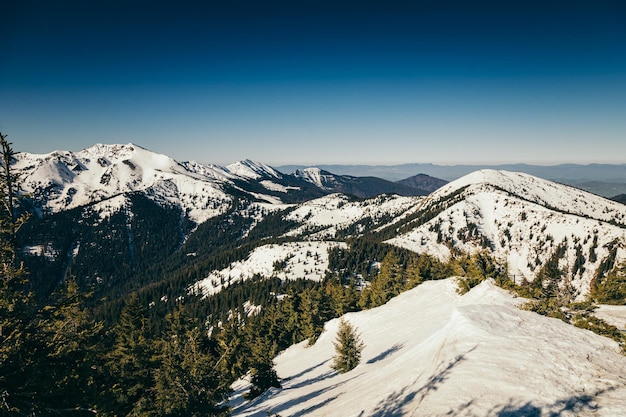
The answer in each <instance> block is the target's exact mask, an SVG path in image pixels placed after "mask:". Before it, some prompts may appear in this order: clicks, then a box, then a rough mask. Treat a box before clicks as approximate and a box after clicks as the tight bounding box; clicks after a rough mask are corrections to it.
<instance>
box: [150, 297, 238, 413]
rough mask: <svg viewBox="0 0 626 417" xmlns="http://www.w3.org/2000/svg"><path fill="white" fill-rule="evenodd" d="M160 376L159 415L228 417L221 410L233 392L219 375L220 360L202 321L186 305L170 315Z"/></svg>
mask: <svg viewBox="0 0 626 417" xmlns="http://www.w3.org/2000/svg"><path fill="white" fill-rule="evenodd" d="M166 321H167V329H166V331H165V336H164V338H163V340H162V341H161V343H160V346H161V349H160V350H161V354H160V357H161V366H160V367H159V369H158V370H157V372H156V385H155V400H156V401H155V414H156V415H162V416H206V415H225V414H226V412H227V410H225V409H223V408H222V407H220V406H219V405H218V404H220V403H221V402H222V401H223V400H224V399H226V397H227V394H228V393H229V391H230V388H229V386H228V383H227V382H228V378H224V376H223V375H220V374H219V373H218V371H217V369H216V368H217V366H216V365H217V357H216V355H214V354H213V353H212V352H211V349H210V346H209V338H208V336H207V334H206V331H204V330H203V328H202V327H203V326H201V324H200V323H199V322H198V320H194V319H191V318H190V317H189V316H188V315H187V314H186V312H185V311H184V307H183V306H182V305H180V306H178V307H177V308H176V309H175V310H174V311H173V312H172V313H170V314H168V316H167V318H166Z"/></svg>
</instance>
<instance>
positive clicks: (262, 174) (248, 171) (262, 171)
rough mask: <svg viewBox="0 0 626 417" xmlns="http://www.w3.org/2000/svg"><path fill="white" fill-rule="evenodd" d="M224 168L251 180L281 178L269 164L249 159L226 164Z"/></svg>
mask: <svg viewBox="0 0 626 417" xmlns="http://www.w3.org/2000/svg"><path fill="white" fill-rule="evenodd" d="M226 170H227V171H228V172H230V173H231V174H233V175H235V176H237V177H242V178H248V179H253V180H257V179H260V178H282V175H281V174H280V173H279V172H278V171H276V170H275V169H274V168H272V167H270V166H269V165H265V164H263V163H260V162H254V161H251V160H249V159H244V160H243V161H238V162H235V163H234V164H230V165H227V166H226Z"/></svg>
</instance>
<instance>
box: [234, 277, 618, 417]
mask: <svg viewBox="0 0 626 417" xmlns="http://www.w3.org/2000/svg"><path fill="white" fill-rule="evenodd" d="M456 289H457V287H456V283H455V279H454V278H451V279H448V280H443V281H430V282H425V283H424V284H422V285H420V286H418V287H417V288H415V289H413V290H411V291H408V292H406V293H403V294H401V295H400V296H398V297H396V298H394V299H392V300H391V301H390V302H389V303H387V304H386V305H384V306H381V307H378V308H376V309H372V310H367V311H363V312H358V313H350V314H347V315H346V316H345V319H346V320H347V321H349V322H350V323H351V324H352V325H354V326H355V327H356V328H357V330H358V331H359V333H360V335H361V339H362V340H363V342H364V343H365V348H364V350H363V353H362V358H361V363H360V365H358V366H357V367H356V368H355V369H353V370H352V371H349V372H347V373H345V374H338V373H337V372H336V371H334V370H333V369H332V368H331V364H332V357H333V355H334V347H333V342H334V340H335V336H336V333H337V327H338V320H337V319H335V320H333V321H330V322H328V323H326V326H325V331H324V332H323V333H322V335H321V336H320V338H319V339H318V340H317V342H316V343H315V344H314V345H313V346H308V342H306V341H305V342H302V343H300V344H298V345H294V346H292V347H291V348H289V349H287V350H286V351H284V352H283V353H281V354H280V355H279V356H278V357H277V358H276V359H275V363H276V371H277V373H278V376H279V377H280V378H282V389H274V388H272V389H270V390H269V391H267V392H266V393H265V394H263V395H262V396H261V397H259V398H257V399H255V400H253V401H252V402H244V401H243V400H241V398H240V397H239V396H237V397H235V398H234V399H233V401H232V405H233V406H234V413H233V415H234V416H249V417H252V416H254V417H261V416H268V415H272V416H273V415H281V416H296V415H297V416H300V415H307V416H330V415H332V416H345V417H349V416H355V417H356V416H377V417H380V416H607V417H608V416H623V415H626V379H625V378H624V374H625V372H626V357H625V356H623V355H622V354H620V353H619V346H618V344H617V343H616V342H614V341H612V340H610V339H608V338H605V337H601V336H598V335H596V334H594V333H592V332H590V331H587V330H582V329H578V328H576V327H574V326H571V325H568V324H565V323H563V322H562V321H560V320H558V319H552V318H546V317H543V316H540V315H537V314H535V313H531V312H528V311H523V310H521V309H519V308H518V307H517V305H518V304H520V303H521V302H522V300H521V299H519V298H517V299H516V298H513V297H512V296H511V295H510V294H508V293H507V292H505V291H504V290H502V289H500V288H498V287H496V286H495V285H494V284H493V283H492V282H490V281H485V282H483V283H482V284H481V285H479V286H478V287H475V288H474V289H472V290H471V291H470V292H469V293H467V294H465V295H463V296H461V295H459V294H458V293H457V291H456ZM246 387H247V383H246V382H245V380H242V381H240V382H239V383H238V384H237V385H235V388H236V390H237V393H238V394H239V395H240V394H241V393H243V392H245V391H246Z"/></svg>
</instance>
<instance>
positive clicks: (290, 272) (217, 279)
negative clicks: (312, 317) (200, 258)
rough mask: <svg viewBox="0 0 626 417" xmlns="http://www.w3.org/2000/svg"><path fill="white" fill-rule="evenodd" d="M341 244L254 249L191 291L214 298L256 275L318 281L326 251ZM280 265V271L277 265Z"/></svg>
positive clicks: (323, 271)
mask: <svg viewBox="0 0 626 417" xmlns="http://www.w3.org/2000/svg"><path fill="white" fill-rule="evenodd" d="M337 246H342V247H345V244H344V243H341V242H290V243H283V244H280V245H279V244H270V245H265V246H260V247H258V248H256V249H255V250H254V251H252V253H250V255H249V256H248V257H247V258H246V259H245V260H242V261H237V262H233V263H231V264H230V265H229V266H228V267H227V268H224V269H222V270H221V271H213V272H211V273H210V274H209V276H207V277H206V278H205V279H203V280H201V281H198V282H196V283H195V284H194V285H193V286H192V287H191V288H190V290H191V291H193V292H196V293H199V294H202V295H204V296H208V295H211V294H215V293H217V292H220V291H221V290H222V289H224V288H226V287H228V286H229V285H231V284H234V283H235V282H239V281H245V280H248V279H250V278H252V277H254V276H255V275H258V276H262V277H264V278H270V277H278V278H281V279H291V280H295V279H298V278H304V279H309V280H313V281H321V280H322V278H324V275H325V273H326V270H327V269H328V250H329V249H330V248H332V247H337ZM281 263H282V264H283V265H282V266H281V267H279V268H278V267H277V265H280V264H281Z"/></svg>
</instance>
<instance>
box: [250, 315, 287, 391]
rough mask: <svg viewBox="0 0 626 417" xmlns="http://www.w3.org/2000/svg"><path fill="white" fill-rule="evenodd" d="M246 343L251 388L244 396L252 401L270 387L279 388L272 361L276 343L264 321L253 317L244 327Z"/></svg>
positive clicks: (258, 317)
mask: <svg viewBox="0 0 626 417" xmlns="http://www.w3.org/2000/svg"><path fill="white" fill-rule="evenodd" d="M246 343H247V345H248V346H249V347H250V382H251V383H252V388H251V389H250V391H249V392H248V393H247V394H246V395H245V396H246V398H247V399H253V398H256V397H258V396H259V395H261V394H262V393H263V392H265V390H267V389H268V388H270V387H275V388H280V387H281V385H280V382H279V380H278V375H277V374H276V370H275V369H274V360H273V358H274V356H275V355H276V353H277V351H278V347H277V345H276V341H274V340H273V339H272V338H271V337H270V336H269V332H268V331H267V326H266V321H265V320H264V319H263V318H262V317H261V316H257V317H255V318H254V319H253V320H251V321H250V322H249V323H248V326H246Z"/></svg>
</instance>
